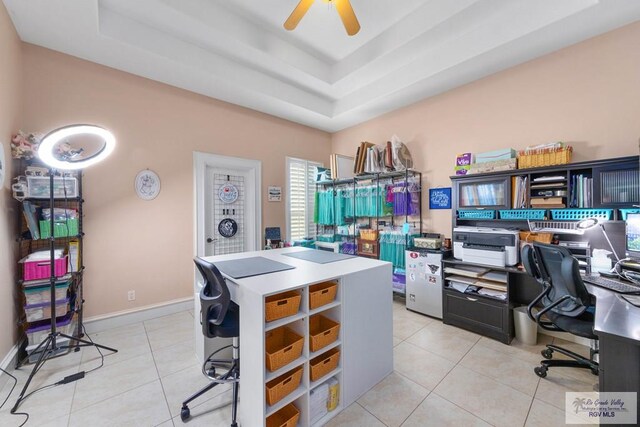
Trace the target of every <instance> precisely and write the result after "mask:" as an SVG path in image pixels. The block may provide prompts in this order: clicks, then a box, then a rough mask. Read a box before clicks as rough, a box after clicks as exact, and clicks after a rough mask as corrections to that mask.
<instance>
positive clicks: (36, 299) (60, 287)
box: [24, 282, 70, 305]
mask: <svg viewBox="0 0 640 427" xmlns="http://www.w3.org/2000/svg"><path fill="white" fill-rule="evenodd" d="M69 285H70V282H65V283H59V284H57V285H56V301H58V300H61V299H64V298H66V297H67V290H68V289H69ZM24 297H25V299H26V301H25V305H33V304H41V303H43V302H49V301H50V300H51V287H50V285H41V286H33V287H26V286H25V288H24Z"/></svg>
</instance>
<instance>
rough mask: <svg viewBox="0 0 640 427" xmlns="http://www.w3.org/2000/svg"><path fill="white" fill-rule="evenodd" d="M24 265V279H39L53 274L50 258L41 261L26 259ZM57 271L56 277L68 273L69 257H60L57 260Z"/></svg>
mask: <svg viewBox="0 0 640 427" xmlns="http://www.w3.org/2000/svg"><path fill="white" fill-rule="evenodd" d="M23 264H24V265H23V267H24V275H23V276H24V280H37V279H44V278H46V277H49V275H50V274H51V262H50V261H49V260H41V261H25V262H24V263H23ZM55 272H56V277H60V276H64V275H65V274H67V257H66V256H64V257H62V258H58V259H56V260H55Z"/></svg>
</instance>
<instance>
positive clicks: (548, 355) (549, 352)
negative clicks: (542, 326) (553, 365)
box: [540, 348, 553, 359]
mask: <svg viewBox="0 0 640 427" xmlns="http://www.w3.org/2000/svg"><path fill="white" fill-rule="evenodd" d="M540 354H541V355H542V357H544V358H545V359H551V358H552V357H553V350H551V349H550V348H547V349H545V350H542V351H541V352H540Z"/></svg>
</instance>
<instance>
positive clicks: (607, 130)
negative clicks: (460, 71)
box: [332, 23, 640, 236]
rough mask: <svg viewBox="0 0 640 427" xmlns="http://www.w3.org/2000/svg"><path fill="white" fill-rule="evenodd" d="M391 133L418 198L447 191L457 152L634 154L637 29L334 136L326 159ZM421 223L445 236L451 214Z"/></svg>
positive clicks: (639, 98) (426, 216)
mask: <svg viewBox="0 0 640 427" xmlns="http://www.w3.org/2000/svg"><path fill="white" fill-rule="evenodd" d="M394 133H395V134H397V135H398V136H400V137H401V138H402V139H403V140H404V141H405V142H406V143H407V145H408V147H409V149H410V150H411V153H412V155H413V159H414V162H415V167H416V169H417V170H419V171H422V172H423V173H424V186H423V188H424V190H425V193H427V191H426V190H427V189H428V188H429V187H448V186H449V185H450V183H451V181H450V180H449V176H450V175H452V174H453V167H454V164H455V156H456V154H457V153H462V152H468V151H471V152H483V151H489V150H494V149H499V148H506V147H512V148H515V149H520V148H524V147H526V146H528V145H534V144H540V143H546V142H552V141H558V140H560V141H568V142H570V143H571V145H573V146H574V150H575V155H574V160H575V161H582V160H590V159H603V158H610V157H617V156H626V155H637V154H638V139H639V138H640V23H635V24H632V25H629V26H626V27H623V28H621V29H619V30H616V31H613V32H610V33H607V34H604V35H602V36H599V37H596V38H593V39H590V40H587V41H585V42H582V43H580V44H577V45H574V46H572V47H569V48H566V49H563V50H561V51H558V52H555V53H553V54H550V55H547V56H544V57H542V58H539V59H536V60H533V61H530V62H528V63H525V64H522V65H520V66H517V67H514V68H511V69H509V70H506V71H503V72H501V73H497V74H494V75H492V76H489V77H487V78H484V79H482V80H479V81H476V82H474V83H471V84H468V85H466V86H463V87H460V88H458V89H455V90H452V91H450V92H447V93H444V94H442V95H439V96H436V97H433V98H430V99H427V100H424V101H421V102H419V103H417V104H414V105H412V106H409V107H406V108H403V109H400V110H397V111H394V112H392V113H389V114H386V115H384V116H382V117H379V118H377V119H374V120H371V121H369V122H366V123H364V124H361V125H358V126H355V127H353V128H349V129H346V130H344V131H341V132H338V133H336V134H334V135H333V137H332V145H333V151H334V152H337V153H341V154H348V155H353V154H354V153H355V151H356V146H357V144H358V143H359V142H360V141H363V140H367V141H371V142H375V143H378V144H379V143H383V142H384V141H387V140H388V139H389V138H390V137H391V136H392V135H393V134H394ZM424 201H425V202H426V197H425V198H424ZM423 206H428V205H426V204H423ZM422 217H423V221H424V224H425V226H426V227H427V228H428V229H429V230H434V231H436V232H440V233H444V234H446V235H447V236H450V234H451V211H429V210H428V209H426V208H425V210H424V212H423V215H422Z"/></svg>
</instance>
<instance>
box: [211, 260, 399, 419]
mask: <svg viewBox="0 0 640 427" xmlns="http://www.w3.org/2000/svg"><path fill="white" fill-rule="evenodd" d="M307 250H310V249H306V248H300V247H294V248H284V249H276V250H268V251H259V252H245V253H240V254H232V255H221V256H213V257H206V258H205V260H207V261H209V262H212V263H214V264H215V263H216V262H220V261H227V260H233V259H243V258H250V257H255V256H260V257H265V258H269V259H272V260H274V261H278V262H281V263H284V264H289V265H292V266H295V267H296V268H295V269H292V270H286V271H281V272H277V273H272V274H267V275H262V276H254V277H247V278H244V279H233V278H231V277H226V278H227V284H228V285H229V291H230V293H231V297H232V299H233V301H235V302H236V303H237V304H238V305H239V306H240V364H241V366H242V369H241V374H240V404H239V407H238V422H239V424H240V425H241V426H243V427H258V426H264V425H265V418H266V417H267V416H269V415H270V414H272V413H274V412H275V411H277V410H278V409H280V408H281V407H283V406H285V405H286V404H287V403H289V402H294V404H296V406H297V407H298V409H299V410H300V421H299V424H298V425H299V426H301V427H307V426H310V425H311V419H310V414H309V392H310V390H312V389H313V388H314V387H315V386H318V385H320V384H321V383H322V382H323V380H324V379H321V380H319V381H316V382H314V383H311V381H310V380H309V360H310V359H312V358H313V357H314V356H316V355H317V354H313V353H310V351H309V344H308V339H306V336H308V330H309V317H310V316H311V315H314V314H316V313H318V312H322V313H323V314H326V315H327V316H328V317H332V318H333V319H334V320H337V321H339V322H340V324H341V327H340V336H339V346H340V349H341V355H340V364H339V367H338V369H336V371H334V372H332V373H331V374H330V375H329V377H331V376H335V377H336V378H337V379H338V381H339V382H340V405H339V407H338V408H337V409H336V410H334V411H332V412H330V413H329V414H327V415H326V416H325V417H324V418H322V419H321V420H319V421H317V422H316V423H315V424H313V425H319V426H321V425H324V424H325V423H326V422H327V421H328V420H329V419H330V418H332V417H334V416H335V415H336V414H337V413H339V412H340V410H342V409H343V408H346V407H347V406H349V405H350V404H351V403H353V402H354V401H356V400H357V399H358V398H359V397H360V396H362V395H363V394H364V393H366V392H367V391H368V390H370V389H371V388H372V387H373V386H374V385H376V384H377V383H378V382H380V381H381V380H382V379H383V378H384V377H386V376H387V375H388V374H390V373H391V372H392V371H393V315H392V308H393V302H392V301H393V297H392V289H391V273H392V266H391V264H390V263H388V262H383V261H378V260H372V259H367V258H360V257H354V258H351V259H347V260H343V261H337V262H333V263H329V264H316V263H313V262H309V261H305V260H300V259H296V258H291V257H287V256H283V254H285V253H291V252H297V251H307ZM327 280H335V281H337V282H338V284H339V285H338V297H337V299H336V301H335V302H334V303H333V304H329V305H328V306H326V307H320V308H318V309H316V310H309V309H308V287H309V285H312V284H315V283H320V282H324V281H327ZM290 290H300V291H301V292H302V303H301V308H300V311H299V313H298V314H297V315H295V316H291V317H289V318H285V319H280V320H276V321H274V322H269V323H268V324H265V309H264V307H265V297H267V296H269V295H273V294H277V293H281V292H285V291H290ZM285 324H286V325H288V326H291V327H292V328H294V329H296V330H297V331H298V332H299V333H301V334H303V335H305V344H304V351H303V356H302V357H301V358H300V359H298V360H296V361H294V362H292V363H291V364H289V365H287V366H286V367H284V368H282V369H280V370H278V371H277V372H275V373H271V372H269V371H267V369H266V366H265V332H266V331H269V330H272V329H274V328H275V327H279V326H281V325H285ZM327 349H328V348H327ZM324 351H326V350H324V349H323V350H320V351H319V352H318V353H323V352H324ZM298 366H303V367H304V369H303V370H304V372H303V379H302V384H301V385H300V387H298V389H297V390H296V391H294V392H293V393H292V394H291V395H289V396H287V397H286V398H285V399H284V400H282V401H280V402H278V403H276V404H275V405H273V407H269V406H268V405H267V404H266V401H265V383H266V382H267V381H269V380H270V379H272V378H275V377H276V376H277V375H278V374H283V373H285V372H288V371H290V370H291V369H293V368H296V367H298Z"/></svg>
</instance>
